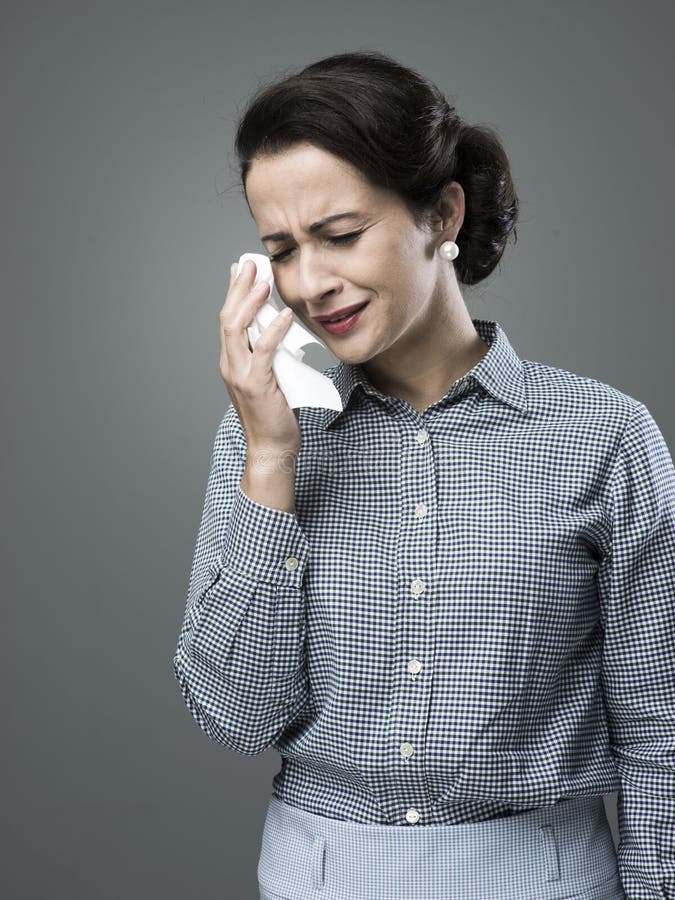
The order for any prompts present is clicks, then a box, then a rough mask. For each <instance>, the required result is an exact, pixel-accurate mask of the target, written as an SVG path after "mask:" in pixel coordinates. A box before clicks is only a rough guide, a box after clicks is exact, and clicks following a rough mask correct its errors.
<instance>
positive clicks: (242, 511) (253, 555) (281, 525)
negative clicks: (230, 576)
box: [222, 485, 309, 588]
mask: <svg viewBox="0 0 675 900" xmlns="http://www.w3.org/2000/svg"><path fill="white" fill-rule="evenodd" d="M222 558H223V564H224V566H225V567H231V568H232V569H234V570H235V571H237V572H240V573H241V574H243V575H246V576H247V577H249V578H252V579H254V580H255V581H268V582H273V583H274V584H284V585H290V586H292V587H297V588H299V587H300V585H301V582H302V578H303V574H304V570H305V567H306V565H307V562H308V560H309V542H308V540H307V537H306V536H305V533H304V531H303V530H302V528H301V527H300V523H299V522H298V520H297V517H296V515H295V513H291V512H287V511H286V510H283V509H273V508H272V507H271V506H264V505H263V504H262V503H258V502H257V501H255V500H252V499H251V498H250V497H249V496H248V494H245V493H244V491H243V490H242V488H241V485H239V486H238V487H237V492H236V494H235V497H234V500H233V502H232V509H231V512H230V519H229V523H228V527H227V529H226V533H225V542H224V546H223V550H222Z"/></svg>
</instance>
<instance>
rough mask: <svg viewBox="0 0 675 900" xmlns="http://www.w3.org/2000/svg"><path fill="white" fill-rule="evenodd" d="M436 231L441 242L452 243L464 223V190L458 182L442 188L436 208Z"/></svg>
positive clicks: (449, 183) (452, 182)
mask: <svg viewBox="0 0 675 900" xmlns="http://www.w3.org/2000/svg"><path fill="white" fill-rule="evenodd" d="M437 221H438V230H439V231H441V232H442V234H443V240H445V241H454V240H455V238H456V237H457V235H458V234H459V230H460V228H461V227H462V223H463V222H464V189H463V188H462V185H461V184H460V183H459V182H458V181H450V182H448V183H447V184H446V185H444V186H443V190H442V191H441V196H440V199H439V201H438V206H437Z"/></svg>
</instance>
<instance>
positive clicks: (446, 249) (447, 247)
mask: <svg viewBox="0 0 675 900" xmlns="http://www.w3.org/2000/svg"><path fill="white" fill-rule="evenodd" d="M438 249H439V252H440V254H441V256H444V257H445V258H446V259H448V260H453V259H457V257H458V256H459V247H458V246H457V244H456V243H455V242H454V241H444V242H443V243H442V244H441V246H440V247H439V248H438Z"/></svg>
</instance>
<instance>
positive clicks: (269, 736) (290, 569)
mask: <svg viewBox="0 0 675 900" xmlns="http://www.w3.org/2000/svg"><path fill="white" fill-rule="evenodd" d="M245 462H246V439H245V435H244V433H243V430H242V428H241V424H240V422H239V419H238V416H237V414H236V411H235V409H234V407H233V406H232V405H230V406H229V407H228V409H227V412H226V413H225V415H224V417H223V419H222V421H221V423H220V426H219V428H218V431H217V434H216V438H215V443H214V448H213V454H212V457H211V469H210V473H209V477H208V483H207V488H206V498H205V501H204V507H203V512H202V517H201V523H200V526H199V532H198V536H197V544H196V548H195V554H194V560H193V564H192V569H191V573H190V579H189V586H188V595H187V603H186V607H185V614H184V618H183V623H182V627H181V630H180V636H179V639H178V645H177V648H176V652H175V655H174V658H173V671H174V674H175V676H176V679H177V680H178V683H179V685H180V689H181V692H182V695H183V697H184V700H185V703H186V705H187V707H188V709H189V710H190V712H191V714H192V716H193V718H194V719H195V721H196V722H197V724H198V725H199V726H200V728H201V729H202V730H203V731H204V732H205V733H206V734H207V735H208V736H209V737H210V738H211V739H212V740H215V741H217V742H218V743H220V744H223V745H224V746H226V747H228V748H229V749H231V750H234V751H236V752H238V753H243V754H247V755H254V754H257V753H262V752H263V751H264V750H265V749H266V748H267V747H269V746H270V745H271V743H272V742H273V741H274V740H275V738H276V737H277V736H278V735H279V734H280V733H281V732H282V731H283V729H284V728H285V727H286V725H287V724H288V723H289V722H290V721H291V720H292V719H293V718H294V717H295V716H296V714H297V713H298V712H299V710H300V709H301V708H302V707H303V705H304V704H305V703H306V701H307V698H308V695H309V686H308V681H307V674H306V666H305V660H304V658H303V654H304V638H305V609H304V596H303V585H302V581H303V573H304V570H305V568H306V564H307V559H308V555H309V544H308V542H307V539H306V536H305V534H304V533H303V531H302V529H301V528H300V525H299V523H298V520H297V518H296V516H295V514H294V513H289V512H286V511H284V510H277V509H272V508H270V507H267V506H263V505H262V504H260V503H256V502H255V501H254V500H252V499H250V498H249V497H248V496H247V495H246V494H245V493H244V492H243V491H242V490H241V487H240V481H241V477H242V474H243V471H244V467H245Z"/></svg>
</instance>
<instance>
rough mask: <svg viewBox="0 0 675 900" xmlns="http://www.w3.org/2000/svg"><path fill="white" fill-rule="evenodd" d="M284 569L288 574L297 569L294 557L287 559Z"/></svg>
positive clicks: (296, 561)
mask: <svg viewBox="0 0 675 900" xmlns="http://www.w3.org/2000/svg"><path fill="white" fill-rule="evenodd" d="M286 568H287V569H288V571H289V572H295V570H296V569H297V568H298V560H297V559H296V557H295V556H289V557H288V559H287V560H286Z"/></svg>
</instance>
